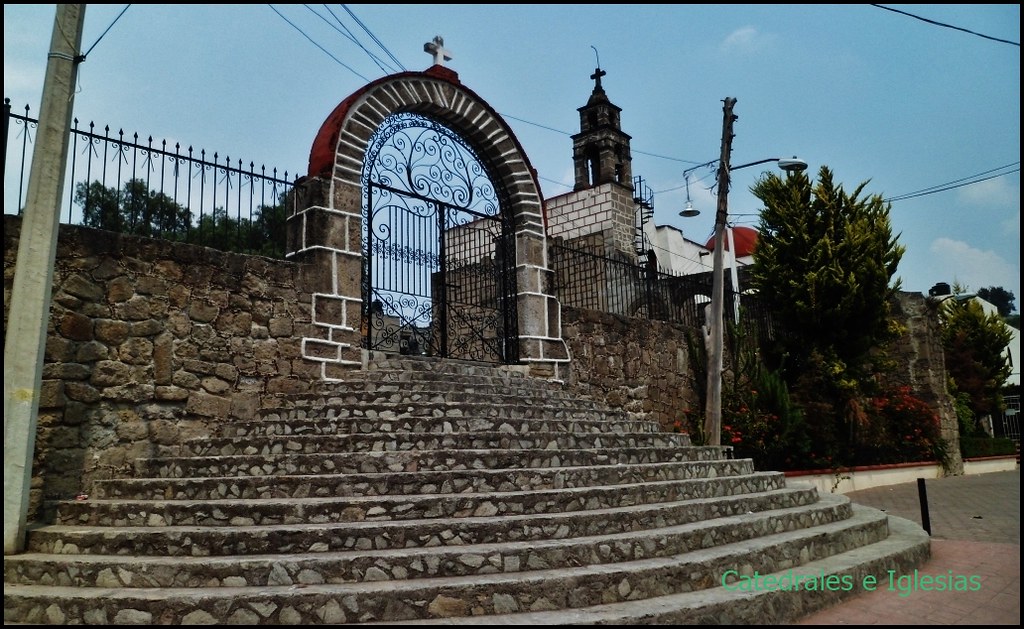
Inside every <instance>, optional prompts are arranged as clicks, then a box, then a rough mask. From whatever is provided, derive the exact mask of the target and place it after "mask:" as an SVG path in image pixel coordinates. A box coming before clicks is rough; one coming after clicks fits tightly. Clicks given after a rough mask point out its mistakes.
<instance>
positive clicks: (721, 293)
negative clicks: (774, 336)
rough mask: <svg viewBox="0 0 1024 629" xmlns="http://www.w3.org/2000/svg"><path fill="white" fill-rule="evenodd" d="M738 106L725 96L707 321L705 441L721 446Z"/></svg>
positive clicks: (734, 101) (734, 100)
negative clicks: (725, 256)
mask: <svg viewBox="0 0 1024 629" xmlns="http://www.w3.org/2000/svg"><path fill="white" fill-rule="evenodd" d="M735 105H736V99H735V98H726V99H725V106H724V107H723V111H724V122H723V123H722V157H721V158H720V159H719V160H718V211H717V212H716V213H715V250H714V252H713V254H714V255H713V261H714V266H713V267H712V273H711V315H710V319H711V320H710V321H708V323H707V325H708V336H707V346H706V347H707V352H708V388H707V400H706V401H705V405H704V441H705V443H707V444H708V445H712V446H718V445H722V354H723V353H725V346H724V342H723V332H724V330H723V327H724V323H723V321H722V318H723V316H724V312H723V311H724V304H723V302H724V301H725V289H724V287H723V284H725V281H724V280H725V271H724V268H723V267H724V264H723V251H722V250H723V249H725V242H724V241H723V236H724V234H725V228H726V223H728V222H729V201H728V196H729V154H730V153H732V123H733V122H735V120H736V116H734V115H733V113H732V108H733V106H735Z"/></svg>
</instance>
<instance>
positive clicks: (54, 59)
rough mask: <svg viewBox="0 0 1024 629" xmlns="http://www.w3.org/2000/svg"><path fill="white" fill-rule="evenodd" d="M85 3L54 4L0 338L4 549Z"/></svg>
mask: <svg viewBox="0 0 1024 629" xmlns="http://www.w3.org/2000/svg"><path fill="white" fill-rule="evenodd" d="M84 22H85V5H84V4H58V5H57V15H56V17H55V18H54V22H53V34H52V35H51V36H50V53H49V54H48V55H47V62H46V79H45V81H44V83H43V94H42V101H41V103H40V107H39V130H38V132H37V133H36V146H35V150H34V151H33V154H32V170H31V172H30V173H29V180H28V193H27V195H26V203H25V213H24V216H23V218H22V223H21V240H20V241H19V243H18V267H17V269H16V270H15V275H14V285H13V288H12V290H11V307H10V312H9V314H8V320H7V330H6V336H5V338H4V554H5V555H9V554H12V553H17V552H20V551H21V550H23V549H24V547H25V526H26V521H27V518H28V505H29V487H30V485H31V482H32V459H33V456H34V451H35V441H36V423H37V420H38V415H39V390H40V387H41V385H42V379H43V355H44V350H45V348H46V330H47V324H48V322H49V319H50V294H51V291H52V284H53V264H54V259H55V258H56V252H57V231H58V229H59V227H60V200H61V199H62V198H63V195H64V171H65V166H66V164H67V157H68V145H69V143H70V137H71V115H72V108H73V107H72V105H73V101H74V87H75V78H76V76H77V74H78V64H79V63H80V62H81V61H82V58H81V57H80V55H81V52H80V51H81V47H82V26H83V24H84Z"/></svg>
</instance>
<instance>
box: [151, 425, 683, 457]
mask: <svg viewBox="0 0 1024 629" xmlns="http://www.w3.org/2000/svg"><path fill="white" fill-rule="evenodd" d="M689 445H690V439H689V436H688V435H686V434H681V433H601V434H594V433H583V434H570V433H557V432H548V433H531V434H522V435H520V434H511V433H506V432H500V431H492V432H474V433H449V434H440V435H438V434H433V433H413V432H410V433H403V432H395V433H368V434H348V435H345V434H342V435H290V436H285V437H281V436H277V435H272V436H251V437H247V438H245V439H236V438H234V437H199V438H194V439H188V440H185V441H183V442H182V443H181V445H174V446H158V447H157V448H156V455H157V456H186V457H187V456H231V455H243V454H248V455H252V454H260V455H272V454H285V453H289V454H315V453H330V452H375V451H388V450H390V451H401V450H418V451H423V450H449V449H459V450H489V449H501V450H535V449H537V450H552V449H579V448H582V449H591V448H612V449H615V448H636V447H651V448H685V447H688V446H689Z"/></svg>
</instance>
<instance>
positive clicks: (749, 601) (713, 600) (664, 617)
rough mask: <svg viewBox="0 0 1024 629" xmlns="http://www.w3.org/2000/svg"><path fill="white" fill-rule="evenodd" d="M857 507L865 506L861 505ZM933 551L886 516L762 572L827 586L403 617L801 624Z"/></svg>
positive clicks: (907, 524) (484, 621)
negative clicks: (872, 527)
mask: <svg viewBox="0 0 1024 629" xmlns="http://www.w3.org/2000/svg"><path fill="white" fill-rule="evenodd" d="M854 508H855V509H860V510H864V509H866V507H862V506H859V505H855V506H854ZM930 555H931V548H930V542H929V537H928V534H927V533H925V532H924V531H923V530H922V529H921V527H920V525H918V524H917V523H915V522H911V521H910V520H906V519H904V518H898V517H894V516H889V535H888V536H887V537H886V538H885V539H883V540H879V541H877V542H875V543H874V544H871V545H870V546H862V547H859V548H854V549H852V550H849V551H847V552H844V553H840V554H836V555H831V556H829V557H824V558H822V559H819V560H815V561H810V562H808V563H806V564H803V565H802V566H801V567H800V568H799V569H793V568H790V569H785V570H779V571H776V572H773V573H765V572H760V573H759V574H761V575H762V576H764V577H765V581H767V580H768V578H772V579H774V580H775V581H776V582H777V583H781V582H782V581H781V580H782V579H786V578H789V579H791V580H792V579H793V578H794V577H797V578H799V577H808V576H809V577H818V580H817V581H816V583H818V582H820V583H823V584H825V587H824V588H816V589H811V588H807V587H805V588H801V589H783V588H781V587H778V588H769V587H762V588H760V589H756V590H750V591H737V590H735V589H730V588H731V587H732V586H730V588H726V587H715V588H712V589H708V590H698V591H695V592H681V593H677V594H668V595H664V596H658V597H655V598H641V599H636V600H628V601H623V602H618V603H608V604H600V605H591V606H588V607H584V608H572V609H555V610H550V611H547V610H542V611H522V612H511V613H507V614H502V615H500V616H497V617H496V616H487V615H477V616H461V617H448V618H445V617H434V618H421V619H407V620H403V621H402V623H401V624H403V625H488V626H493V625H494V624H496V623H500V624H504V625H533V626H556V625H675V626H681V625H726V624H728V625H763V624H780V625H781V624H796V623H797V621H799V620H801V619H803V618H805V617H806V616H807V615H808V614H811V613H814V612H817V611H820V610H823V609H827V608H829V607H831V606H833V605H836V604H838V603H839V602H841V601H843V600H846V599H850V598H854V597H856V596H859V595H860V594H862V593H864V592H865V591H867V590H865V589H864V583H865V579H866V578H867V577H872V578H873V579H874V581H875V583H876V586H874V587H877V588H878V589H885V588H887V587H889V586H888V583H889V582H888V579H889V577H890V575H892V574H895V575H905V574H911V573H913V571H914V570H915V569H916V568H918V567H920V566H921V565H922V564H923V563H924V562H925V561H927V560H928V558H929V557H930ZM359 624H363V625H375V626H380V625H393V624H394V623H393V622H392V621H366V622H362V623H359Z"/></svg>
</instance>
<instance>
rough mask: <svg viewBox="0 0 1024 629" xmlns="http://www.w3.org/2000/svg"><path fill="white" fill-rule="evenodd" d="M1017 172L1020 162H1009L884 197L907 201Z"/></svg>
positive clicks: (888, 201)
mask: <svg viewBox="0 0 1024 629" xmlns="http://www.w3.org/2000/svg"><path fill="white" fill-rule="evenodd" d="M1008 168H1010V169H1012V170H1006V169H1008ZM1000 170H1006V172H998V171H1000ZM1017 172H1020V162H1014V163H1012V164H1007V165H1005V166H999V167H998V168H992V169H989V170H986V171H983V172H980V173H978V174H976V175H970V176H968V177H961V178H960V179H955V180H953V181H949V182H947V183H941V184H937V185H934V186H930V187H928V188H922V189H921V190H916V191H914V192H908V193H906V194H899V195H896V196H893V197H889V198H888V199H884V200H883V201H884V202H885V203H891V202H893V201H905V200H907V199H916V198H917V197H923V196H927V195H929V194H935V193H937V192H948V191H949V190H955V189H956V188H962V187H964V186H970V185H972V184H976V183H981V182H983V181H989V180H990V179H995V178H997V177H1003V176H1005V175H1010V174H1012V173H1017ZM991 173H996V174H991ZM985 175H988V176H985Z"/></svg>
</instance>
